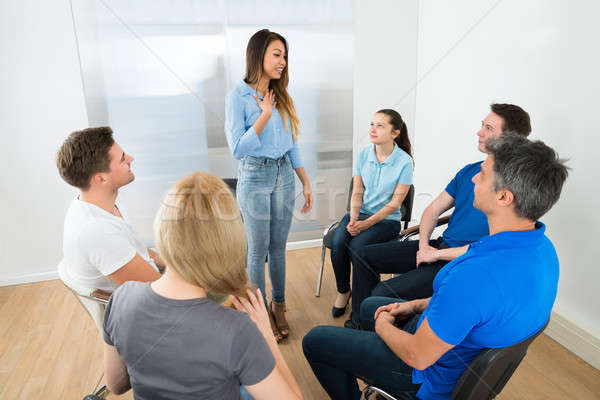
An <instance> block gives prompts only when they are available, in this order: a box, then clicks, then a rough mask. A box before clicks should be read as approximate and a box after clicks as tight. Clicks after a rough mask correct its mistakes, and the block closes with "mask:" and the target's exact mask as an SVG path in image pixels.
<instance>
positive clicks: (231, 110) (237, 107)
mask: <svg viewBox="0 0 600 400" xmlns="http://www.w3.org/2000/svg"><path fill="white" fill-rule="evenodd" d="M245 122H246V117H245V115H244V103H243V102H242V99H241V98H240V97H239V96H238V95H237V94H236V93H235V92H234V93H230V94H229V95H228V96H227V98H226V100H225V136H226V137H227V144H228V145H229V149H230V150H231V154H233V157H235V158H236V159H238V160H239V159H241V158H242V157H244V156H245V155H246V154H248V153H249V152H251V151H253V150H256V149H257V148H259V147H260V140H259V139H258V135H257V134H256V131H255V130H254V127H253V126H251V127H250V128H248V130H246V124H245Z"/></svg>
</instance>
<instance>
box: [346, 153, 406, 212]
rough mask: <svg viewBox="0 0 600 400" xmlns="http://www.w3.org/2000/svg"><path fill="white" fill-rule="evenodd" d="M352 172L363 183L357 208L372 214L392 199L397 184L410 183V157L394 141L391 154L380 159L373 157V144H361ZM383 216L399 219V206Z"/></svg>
mask: <svg viewBox="0 0 600 400" xmlns="http://www.w3.org/2000/svg"><path fill="white" fill-rule="evenodd" d="M352 175H353V176H360V177H361V178H362V181H363V185H364V186H365V192H364V194H363V203H362V207H361V208H360V212H361V213H364V214H375V213H377V212H378V211H379V210H381V209H382V208H383V206H385V205H386V204H387V203H389V202H390V201H391V200H392V195H393V194H394V190H395V189H396V186H397V185H399V184H400V185H412V182H413V159H412V157H411V156H409V155H408V154H407V153H406V152H405V151H404V150H402V149H401V148H400V147H398V146H397V145H396V143H394V150H393V151H392V154H390V155H389V157H388V158H386V159H385V161H383V162H379V161H377V156H376V155H375V145H374V144H371V145H369V146H367V147H365V148H363V149H362V150H361V151H360V152H359V153H358V157H356V163H355V164H354V169H353V171H352ZM386 219H391V220H394V221H400V220H401V219H402V213H401V212H400V207H398V209H396V210H395V211H394V212H393V213H391V214H390V215H388V216H387V217H386Z"/></svg>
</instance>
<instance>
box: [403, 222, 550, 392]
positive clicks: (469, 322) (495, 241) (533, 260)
mask: <svg viewBox="0 0 600 400" xmlns="http://www.w3.org/2000/svg"><path fill="white" fill-rule="evenodd" d="M545 230H546V227H545V226H544V224H542V223H541V222H537V223H536V229H535V230H531V231H517V232H501V233H497V234H495V235H493V236H485V237H483V238H482V239H481V240H480V241H478V242H475V243H472V244H471V246H470V247H469V250H468V251H467V252H466V253H465V254H464V255H462V256H461V257H459V258H457V259H455V260H454V261H452V262H450V263H449V264H447V265H446V266H445V267H444V268H442V270H441V271H440V272H438V274H437V276H436V277H435V280H434V281H433V290H434V294H433V296H432V297H431V300H430V301H429V305H428V306H427V309H426V310H425V312H424V313H423V315H422V316H421V319H420V320H419V325H420V324H421V323H422V322H423V320H424V319H425V318H427V322H428V323H429V326H430V327H431V329H432V330H433V332H434V333H435V334H436V335H437V337H439V338H440V339H441V340H443V341H444V342H446V343H448V344H451V345H454V346H455V347H454V348H452V349H451V350H450V351H449V352H447V353H446V354H444V355H443V356H442V357H441V358H440V359H439V360H437V361H436V362H435V364H433V365H432V366H430V367H428V368H426V369H424V370H422V371H420V370H416V369H414V370H413V382H414V383H422V385H421V388H420V389H419V392H418V394H417V395H418V397H419V398H423V399H449V398H450V395H451V394H452V390H453V389H454V386H455V385H456V382H458V379H459V378H460V376H461V374H462V373H463V372H464V370H465V369H466V366H467V365H469V363H470V362H471V361H472V360H473V358H475V356H477V354H479V353H480V351H481V350H482V349H484V348H499V347H506V346H511V345H513V344H516V343H518V342H520V341H522V340H525V339H527V338H528V337H530V336H531V335H533V334H534V333H536V332H537V331H538V330H539V329H540V328H541V327H542V326H543V325H544V324H545V323H546V321H547V320H548V318H549V317H550V311H551V310H552V306H553V304H554V299H555V297H556V290H557V286H558V258H557V256H556V251H555V250H554V246H553V245H552V242H550V240H549V239H548V238H547V237H546V235H545V234H544V231H545Z"/></svg>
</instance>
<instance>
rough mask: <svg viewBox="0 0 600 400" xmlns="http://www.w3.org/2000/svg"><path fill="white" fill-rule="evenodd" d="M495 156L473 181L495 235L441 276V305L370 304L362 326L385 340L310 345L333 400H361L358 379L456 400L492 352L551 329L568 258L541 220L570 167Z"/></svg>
mask: <svg viewBox="0 0 600 400" xmlns="http://www.w3.org/2000/svg"><path fill="white" fill-rule="evenodd" d="M486 150H487V153H488V157H487V158H486V160H485V161H484V162H483V163H482V164H481V165H480V171H479V172H478V173H477V174H476V175H475V176H474V177H473V178H472V180H473V182H474V202H473V205H474V207H475V208H476V209H478V210H480V211H481V212H482V213H483V214H485V216H486V217H487V221H488V225H489V235H486V236H484V237H482V238H480V240H478V241H476V242H474V243H472V244H471V245H470V246H469V249H468V251H467V252H466V253H465V254H464V255H462V256H460V257H458V258H457V259H455V260H453V261H452V262H450V263H449V264H448V265H446V266H445V267H444V268H443V269H442V270H441V271H440V272H439V273H438V274H437V276H436V277H435V280H434V283H433V292H434V293H433V296H432V297H431V298H428V299H420V300H412V301H408V302H399V303H398V302H396V301H397V299H393V298H382V297H370V298H368V299H366V300H365V301H364V302H363V303H362V306H361V315H360V317H361V325H363V326H364V327H365V328H367V329H371V330H372V329H374V330H375V332H373V331H359V330H351V329H344V328H340V327H333V326H318V327H315V328H313V329H312V330H311V331H310V332H309V333H308V334H307V335H306V336H305V337H304V340H303V343H302V344H303V349H304V354H305V356H306V358H307V359H308V362H309V363H310V365H311V367H312V369H313V372H314V373H315V375H316V376H317V378H318V379H319V382H320V383H321V385H322V386H323V388H324V389H325V390H326V391H327V393H328V394H329V396H331V398H332V399H358V398H359V397H360V391H359V388H358V385H357V383H356V380H355V379H354V378H356V377H360V378H361V379H363V380H366V381H368V382H370V383H373V384H376V385H377V386H379V387H382V388H383V389H384V390H386V391H390V392H392V393H394V394H399V393H404V394H408V395H410V396H411V397H413V398H419V399H436V400H437V399H440V400H445V399H449V398H450V397H451V393H452V390H453V389H454V386H455V385H456V382H457V381H458V379H459V378H460V376H461V374H462V373H463V372H464V371H465V369H466V367H467V366H468V365H469V363H470V362H471V361H472V360H473V358H475V356H476V355H477V354H479V353H480V352H481V350H482V349H484V348H500V347H506V346H511V345H513V344H516V343H518V342H521V341H522V340H524V339H527V338H528V337H530V336H531V335H533V334H535V333H536V332H537V331H539V329H540V328H541V327H542V326H543V325H544V324H545V322H546V321H547V320H548V318H549V316H550V312H551V310H552V306H553V304H554V299H555V297H556V290H557V286H558V274H559V269H558V258H557V255H556V251H555V249H554V246H553V245H552V243H551V242H550V240H549V239H548V238H547V237H546V236H545V234H544V232H545V226H544V224H542V223H541V222H539V221H537V220H538V219H539V218H540V217H541V216H542V215H544V214H545V213H546V212H547V211H548V210H550V208H552V206H553V205H554V204H555V203H556V201H557V200H558V198H559V197H560V192H561V189H562V186H563V184H564V182H565V180H566V178H567V167H566V166H565V165H564V164H563V161H562V160H560V159H559V158H558V156H557V155H556V153H555V152H554V151H553V150H552V149H551V148H549V147H548V146H546V145H545V144H544V143H542V142H539V141H537V142H531V141H529V140H528V139H526V138H524V137H522V136H518V135H512V134H503V135H501V136H500V137H499V138H495V139H492V140H489V141H488V142H487V143H486Z"/></svg>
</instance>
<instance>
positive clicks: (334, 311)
mask: <svg viewBox="0 0 600 400" xmlns="http://www.w3.org/2000/svg"><path fill="white" fill-rule="evenodd" d="M350 297H352V292H351V293H350V296H348V301H346V305H345V306H344V307H336V306H333V307H331V315H333V316H334V318H338V317H341V316H342V315H344V314H345V313H346V307H348V303H349V302H350Z"/></svg>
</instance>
